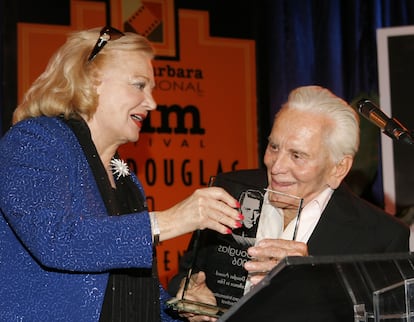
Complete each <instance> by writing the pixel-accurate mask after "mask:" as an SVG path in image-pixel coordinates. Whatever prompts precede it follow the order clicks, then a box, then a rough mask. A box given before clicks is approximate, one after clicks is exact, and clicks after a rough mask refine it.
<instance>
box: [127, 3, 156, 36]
mask: <svg viewBox="0 0 414 322" xmlns="http://www.w3.org/2000/svg"><path fill="white" fill-rule="evenodd" d="M160 25H161V20H160V19H158V17H157V16H156V15H154V14H153V13H152V12H151V10H150V9H148V7H146V6H145V5H141V6H140V7H139V8H138V9H137V11H135V12H134V14H133V15H132V16H131V17H130V18H129V19H128V20H127V21H126V22H125V24H124V28H125V31H135V32H137V33H139V34H140V35H142V36H145V37H149V35H150V34H151V33H152V32H153V31H154V30H155V29H157V28H158V27H159V26H160Z"/></svg>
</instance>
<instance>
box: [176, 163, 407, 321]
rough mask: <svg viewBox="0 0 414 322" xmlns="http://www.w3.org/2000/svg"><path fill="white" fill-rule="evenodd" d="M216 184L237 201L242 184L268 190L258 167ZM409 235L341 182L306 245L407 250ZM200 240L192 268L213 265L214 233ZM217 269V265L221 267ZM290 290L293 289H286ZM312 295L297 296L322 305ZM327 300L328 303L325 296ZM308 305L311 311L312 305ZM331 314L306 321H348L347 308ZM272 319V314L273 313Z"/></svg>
mask: <svg viewBox="0 0 414 322" xmlns="http://www.w3.org/2000/svg"><path fill="white" fill-rule="evenodd" d="M215 185H217V186H221V187H223V188H225V189H226V190H227V191H228V192H229V193H231V194H232V195H233V196H235V197H237V193H238V192H239V190H240V189H241V187H243V186H244V187H245V186H246V185H248V186H249V187H253V188H259V189H260V188H262V189H263V188H265V187H267V177H266V172H265V170H262V169H254V170H239V171H235V172H229V173H222V174H219V175H218V176H217V177H216V180H215ZM409 234H410V231H409V227H408V226H406V225H405V224H403V223H402V222H401V221H399V220H398V219H397V218H395V217H393V216H391V215H388V214H387V213H385V212H384V211H383V210H381V209H380V208H377V207H375V206H373V205H371V204H369V203H368V202H366V201H365V200H363V199H361V198H359V197H358V196H356V195H355V194H354V193H352V192H351V191H350V189H349V188H348V187H347V186H346V185H345V184H341V185H340V187H339V188H338V189H336V190H335V192H334V193H333V195H332V197H331V199H330V200H329V202H328V204H327V206H326V208H325V210H324V212H323V213H322V216H321V218H320V220H319V222H318V224H317V225H316V227H315V230H314V231H313V233H312V235H311V237H310V239H309V241H308V243H307V244H308V251H309V255H312V256H317V255H352V254H370V253H391V252H408V250H409ZM215 236H216V237H215ZM200 238H201V239H200V247H199V248H198V253H197V261H196V262H197V269H196V270H198V269H200V270H203V265H210V266H211V265H214V263H211V261H208V260H206V258H208V254H209V252H212V251H213V250H214V245H215V244H214V240H215V239H217V238H218V237H217V233H215V232H211V231H208V230H207V231H202V232H201V235H200ZM193 242H194V239H192V241H191V243H190V246H189V248H188V252H187V253H186V254H185V255H184V257H183V258H182V260H181V262H180V268H179V269H180V271H179V274H178V275H176V276H175V277H174V278H173V279H172V280H171V282H170V283H169V286H168V291H169V292H170V294H171V295H173V296H174V295H175V294H176V293H177V290H178V286H179V282H180V281H181V280H182V278H183V277H184V276H185V273H186V272H187V271H188V268H189V266H190V262H191V258H192V245H193V244H192V243H193ZM217 266H218V267H219V266H220V264H217ZM295 283H296V284H298V283H299V285H296V286H294V284H295ZM300 283H301V282H300V281H292V283H290V286H286V288H287V289H288V291H287V292H286V297H289V295H288V293H293V294H296V295H293V296H294V297H295V298H296V299H298V296H297V295H298V294H297V292H298V288H300ZM291 286H292V287H293V289H290V287H291ZM316 294H317V293H314V292H312V294H300V295H301V297H302V298H303V299H305V301H306V302H307V303H313V302H312V301H315V303H316V304H315V305H319V304H320V303H322V302H323V301H325V299H326V295H323V296H318V295H316ZM291 295H292V294H291ZM324 298H325V299H324ZM287 301H288V302H291V303H296V302H295V301H294V300H293V299H290V300H289V299H287ZM326 301H328V302H329V296H328V299H327V300H326ZM279 305H280V306H281V307H283V306H284V304H283V303H279ZM310 307H312V305H311V304H310ZM298 309H299V308H298ZM282 311H283V309H281V310H280V312H281V315H280V316H279V317H280V318H282V319H281V320H280V319H278V321H279V320H280V321H282V320H283V321H304V320H303V318H304V317H307V315H306V314H307V313H306V312H305V313H301V311H300V310H296V313H295V314H296V315H295V314H293V315H289V317H286V316H284V315H283V312H282ZM294 311H295V310H294ZM334 311H336V313H335V312H334V313H332V312H328V313H326V312H319V311H317V312H313V313H312V314H313V316H312V317H309V318H308V317H307V320H306V321H318V322H319V321H330V322H331V321H346V320H347V319H348V317H349V312H348V311H347V310H345V312H342V311H341V312H338V311H337V308H336V309H335V310H334ZM289 312H292V311H291V310H290V311H289ZM308 313H309V312H308ZM331 313H332V314H337V315H336V316H335V315H332V314H331ZM351 313H352V312H351ZM289 314H291V313H289ZM300 314H302V315H300ZM303 314H304V315H303ZM326 314H327V316H326ZM344 316H345V318H344ZM273 317H275V316H274V315H273ZM246 321H247V320H246ZM269 321H270V320H269Z"/></svg>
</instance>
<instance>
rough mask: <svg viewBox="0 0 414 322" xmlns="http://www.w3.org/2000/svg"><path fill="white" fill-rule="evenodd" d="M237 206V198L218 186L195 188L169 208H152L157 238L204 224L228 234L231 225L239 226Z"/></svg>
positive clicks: (239, 216)
mask: <svg viewBox="0 0 414 322" xmlns="http://www.w3.org/2000/svg"><path fill="white" fill-rule="evenodd" d="M239 207H240V204H239V202H238V201H237V200H236V199H234V198H233V197H232V196H231V195H230V194H229V193H227V192H226V191H225V190H224V189H222V188H219V187H209V188H202V189H197V190H195V191H194V192H193V194H192V195H191V196H189V197H188V198H186V199H184V200H183V201H181V202H179V203H178V204H176V205H175V206H173V207H171V208H170V209H167V210H164V211H157V212H156V217H157V221H158V225H159V228H160V241H163V240H166V239H170V238H174V237H177V236H180V235H183V234H186V233H189V232H192V231H194V230H197V229H206V228H209V229H212V230H216V231H217V232H219V233H222V234H230V233H231V229H233V228H238V227H241V222H240V220H243V216H242V215H241V214H240V212H239Z"/></svg>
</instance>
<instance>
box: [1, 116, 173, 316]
mask: <svg viewBox="0 0 414 322" xmlns="http://www.w3.org/2000/svg"><path fill="white" fill-rule="evenodd" d="M0 165H1V166H0V208H1V215H0V279H1V286H0V320H1V321H65V322H69V321H76V322H80V321H85V322H92V321H98V320H99V314H100V309H101V305H102V301H103V298H104V294H105V289H106V285H107V280H108V273H107V272H108V270H110V269H113V268H127V267H144V268H147V267H148V268H150V267H151V266H152V255H153V254H152V240H151V226H150V222H149V218H148V213H147V212H142V213H135V214H130V215H124V216H108V214H107V212H106V208H105V205H104V203H103V200H102V198H101V196H100V193H99V191H98V188H97V185H96V182H95V180H94V177H93V174H92V172H91V170H90V168H89V164H88V162H87V160H86V158H85V155H84V153H83V151H82V149H81V147H80V145H79V143H78V141H77V139H76V137H75V135H74V134H73V132H72V131H71V130H70V129H69V128H68V126H67V125H66V124H65V123H64V122H62V121H60V120H59V119H58V118H51V117H38V118H32V119H28V120H24V121H21V122H19V123H18V124H16V125H14V126H13V127H12V128H11V129H10V130H9V131H8V133H6V134H5V136H4V137H3V138H2V139H1V141H0ZM132 178H133V180H134V182H135V183H136V184H137V186H138V187H139V189H140V190H141V191H142V186H141V184H140V183H139V181H138V179H137V178H136V176H135V175H134V174H132ZM160 290H161V293H160V294H161V303H164V300H165V299H167V298H168V295H167V293H166V292H165V290H164V289H163V288H162V287H161V286H160ZM161 306H162V307H163V305H161ZM162 311H163V310H162ZM161 315H162V320H163V321H170V320H171V319H170V318H169V317H168V316H167V315H166V314H165V313H164V312H162V313H161Z"/></svg>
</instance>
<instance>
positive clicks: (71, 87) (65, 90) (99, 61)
mask: <svg viewBox="0 0 414 322" xmlns="http://www.w3.org/2000/svg"><path fill="white" fill-rule="evenodd" d="M100 30H101V28H93V29H90V30H84V31H78V32H74V33H71V34H70V35H69V37H68V39H67V41H66V42H65V44H63V45H62V46H61V47H60V48H59V49H58V50H57V51H56V52H55V54H54V55H53V56H52V57H51V58H50V60H49V63H48V65H47V67H46V69H45V70H44V72H43V73H42V74H41V75H40V76H39V77H38V78H37V79H36V80H35V81H34V82H33V84H32V85H31V87H30V88H29V90H28V91H27V92H26V93H25V95H24V96H23V100H22V102H21V104H19V105H18V106H17V108H16V110H15V111H14V114H13V124H15V123H17V122H19V121H21V120H24V119H26V118H30V117H36V116H42V115H44V116H58V115H64V116H65V118H69V117H78V116H79V115H80V114H83V115H86V117H90V116H91V115H92V114H93V113H94V112H95V111H96V108H97V105H98V94H97V92H96V86H97V85H98V84H99V81H98V76H99V69H100V67H101V66H103V65H104V64H107V63H118V64H122V62H120V61H116V58H114V56H113V55H111V53H113V52H114V51H118V50H120V51H139V52H141V53H143V54H145V55H148V57H150V58H151V59H152V58H153V57H154V49H153V47H152V46H151V44H150V42H149V41H148V40H147V39H146V38H145V37H143V36H140V35H138V34H136V33H132V32H126V33H125V35H124V36H122V37H121V38H118V39H116V40H110V41H108V43H107V44H106V46H105V47H103V49H102V50H101V51H100V52H99V54H98V55H97V56H96V57H95V58H94V59H93V60H92V61H91V62H88V57H89V55H90V53H91V51H92V48H93V47H94V45H95V43H96V41H97V40H98V37H99V33H100Z"/></svg>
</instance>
